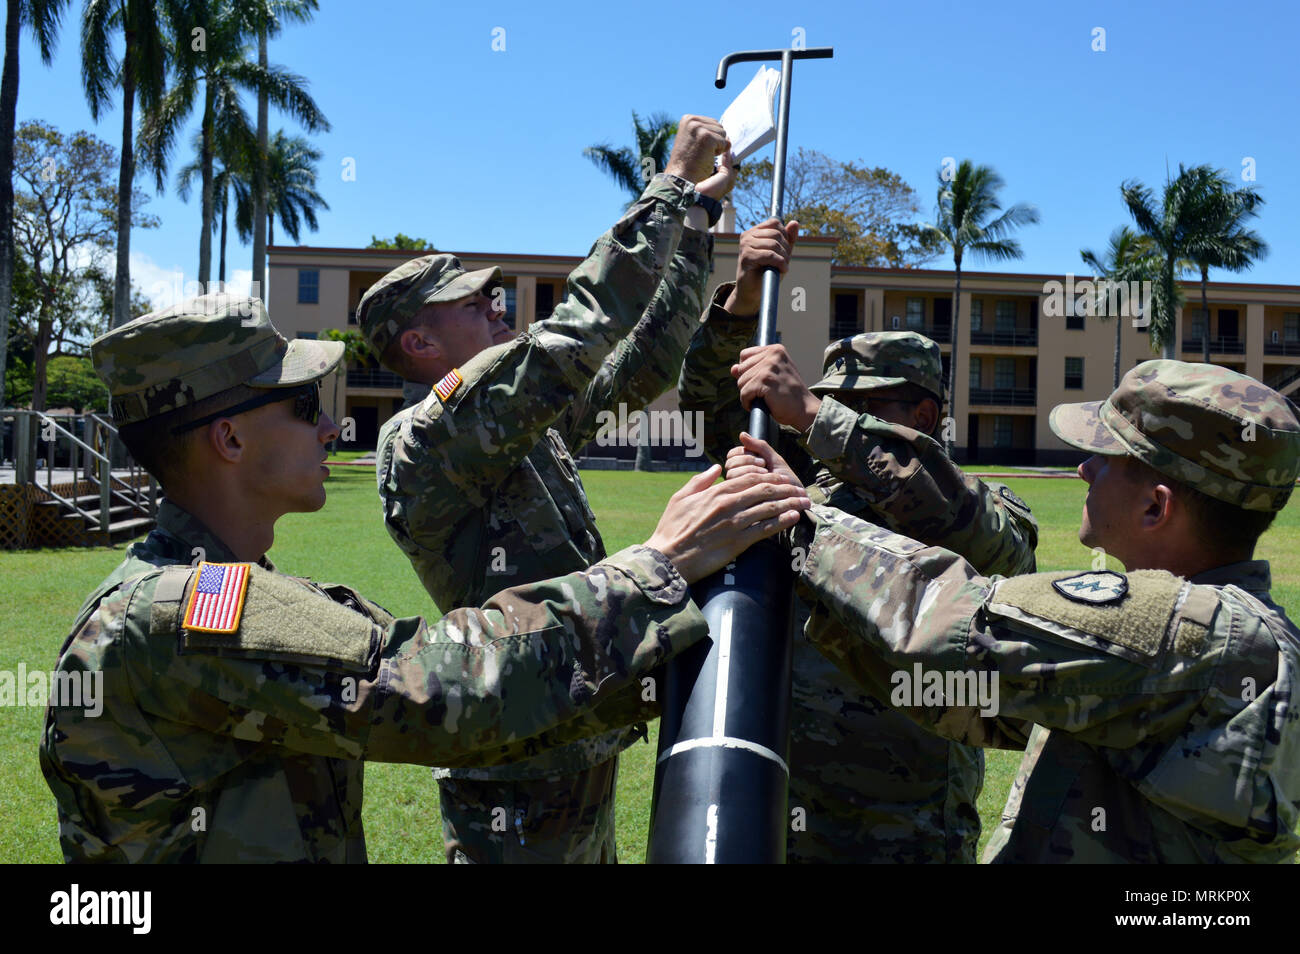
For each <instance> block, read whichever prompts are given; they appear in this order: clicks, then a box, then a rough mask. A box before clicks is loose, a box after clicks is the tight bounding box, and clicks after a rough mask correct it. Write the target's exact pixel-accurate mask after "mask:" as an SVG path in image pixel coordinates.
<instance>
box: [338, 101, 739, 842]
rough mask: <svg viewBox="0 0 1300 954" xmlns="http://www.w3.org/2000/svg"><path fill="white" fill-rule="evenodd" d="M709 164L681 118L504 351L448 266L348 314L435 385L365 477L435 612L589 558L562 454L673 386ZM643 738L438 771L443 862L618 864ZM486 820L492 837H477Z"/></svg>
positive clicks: (481, 292)
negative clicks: (503, 816) (621, 793)
mask: <svg viewBox="0 0 1300 954" xmlns="http://www.w3.org/2000/svg"><path fill="white" fill-rule="evenodd" d="M725 146H726V137H725V134H724V133H723V131H722V127H721V126H720V125H719V124H717V123H716V122H714V121H713V120H705V119H701V118H699V117H690V116H688V117H685V118H684V119H683V120H682V123H681V125H680V128H679V132H678V134H677V138H676V142H675V144H674V149H673V156H672V158H671V159H670V161H669V164H668V166H667V169H666V171H665V173H662V174H660V175H657V176H655V177H654V178H653V179H652V180H651V181H650V183H649V185H648V186H647V188H646V190H645V192H644V193H643V194H642V196H641V197H640V198H639V199H638V200H636V201H635V202H634V203H632V205H631V206H630V207H629V208H628V210H627V212H626V213H625V214H624V215H623V217H622V218H621V219H619V221H618V222H617V223H616V224H615V225H614V227H613V228H612V229H611V230H610V231H609V232H607V233H605V235H603V236H601V238H600V239H598V240H597V242H596V244H595V245H594V246H593V248H592V250H591V253H590V254H589V256H588V257H587V259H586V260H585V261H584V262H583V263H582V264H581V265H579V266H578V268H577V269H575V270H574V271H573V273H572V274H570V276H569V279H568V294H567V297H566V299H565V300H564V301H562V302H561V303H560V304H559V305H558V306H557V307H556V308H555V311H554V312H553V314H552V315H551V316H550V317H549V318H547V319H546V320H543V321H539V322H536V323H534V324H533V325H532V326H531V327H530V328H528V329H527V330H526V331H525V332H524V333H523V334H521V335H519V336H518V337H515V336H514V334H513V332H511V331H510V329H509V328H507V327H506V325H505V324H504V322H502V321H501V320H500V317H501V316H500V315H499V313H497V312H494V311H493V310H492V308H491V302H490V300H489V298H490V295H489V292H490V290H491V286H492V284H493V283H495V282H498V281H499V280H500V278H501V272H500V270H499V269H496V268H492V269H482V270H480V271H476V272H469V273H466V272H464V271H463V270H462V269H461V267H460V263H459V262H458V261H456V259H454V258H453V257H451V256H449V255H433V256H425V257H424V258H420V259H416V260H414V261H411V262H408V263H407V264H405V265H403V266H401V267H400V268H397V269H396V270H394V271H392V272H390V273H389V274H388V275H386V276H384V278H383V279H381V280H380V281H379V282H377V283H376V284H375V285H374V286H372V287H371V288H370V289H369V290H368V291H367V292H366V294H365V296H364V297H363V298H362V300H361V303H360V305H359V306H358V309H357V318H358V321H359V323H360V325H361V328H362V330H363V332H364V333H365V334H366V336H367V338H368V339H369V341H370V343H371V346H372V347H373V349H374V351H375V353H376V354H379V355H381V356H382V357H381V360H382V361H383V362H384V364H385V365H387V366H388V367H390V368H391V369H392V370H394V371H396V372H398V373H400V374H402V376H403V377H405V378H407V379H412V380H417V381H421V382H424V383H428V384H431V385H434V387H433V391H432V392H431V393H430V394H429V396H428V397H427V398H426V399H425V400H424V401H423V402H421V403H420V404H418V405H416V406H414V407H411V408H407V409H405V410H403V411H401V412H399V413H398V414H397V415H395V416H394V417H393V418H392V419H391V420H389V421H388V422H387V423H386V424H385V425H384V426H383V428H382V429H381V432H380V437H379V449H378V452H377V458H378V474H377V476H378V482H379V494H380V497H381V498H382V500H383V509H384V520H385V523H386V525H387V527H388V530H389V533H390V534H391V535H392V537H393V539H394V540H395V541H396V542H397V544H398V546H399V547H401V549H402V551H403V552H404V553H405V554H406V555H407V557H408V558H409V559H410V561H411V565H412V567H413V568H414V569H415V571H416V573H417V574H418V575H419V577H420V580H421V582H422V583H423V584H424V587H425V589H426V590H428V592H429V595H430V596H431V597H433V600H434V602H435V603H436V604H437V605H438V607H439V608H440V609H442V610H443V611H446V610H449V609H451V608H452V607H454V606H461V605H466V604H476V603H478V602H480V601H481V600H482V599H483V598H484V597H485V596H486V595H487V594H490V593H492V592H495V591H496V590H498V589H500V588H502V587H504V586H515V585H520V584H525V583H532V582H534V581H536V580H541V579H545V578H546V577H549V576H553V575H554V574H556V573H559V572H563V571H566V570H567V571H573V570H580V569H582V568H584V567H586V566H589V565H591V564H592V563H595V562H596V561H598V560H601V559H602V558H603V557H604V555H605V548H604V543H603V542H602V540H601V537H600V532H599V531H598V530H597V529H596V522H595V516H594V515H593V514H592V512H591V508H590V507H589V506H588V504H587V497H586V494H585V492H584V491H583V488H582V482H581V480H579V478H578V470H577V467H576V465H575V464H574V461H573V457H572V456H571V455H572V454H574V453H576V452H577V451H578V450H579V449H580V448H582V446H583V445H585V444H586V443H588V442H589V441H590V440H591V439H592V438H593V437H595V436H596V433H597V421H598V415H600V414H601V412H603V411H606V410H613V409H616V408H617V407H618V405H619V404H620V403H625V404H626V405H627V407H628V409H629V410H632V409H640V408H643V407H644V406H645V405H647V404H649V403H650V402H651V401H652V400H654V399H655V398H656V397H657V396H658V395H659V394H661V393H662V392H663V391H664V390H666V389H667V388H668V387H670V386H671V385H672V384H673V382H674V381H675V380H676V376H677V372H678V370H679V369H680V367H681V362H682V356H683V354H684V353H685V350H686V345H687V342H688V341H689V340H690V336H691V333H692V331H693V330H694V326H695V320H696V318H697V317H698V315H699V312H700V308H701V306H702V303H703V299H704V285H705V282H706V280H707V277H708V273H709V269H710V260H711V256H712V237H711V236H710V235H708V233H707V231H706V229H707V225H708V215H706V214H705V210H704V209H702V208H699V207H698V205H697V203H698V202H699V201H700V196H706V197H708V198H710V199H712V200H717V199H721V198H722V196H723V195H725V193H726V191H727V190H728V189H729V188H730V186H731V180H732V171H731V165H730V161H729V160H726V161H725V162H724V164H723V167H722V169H721V171H719V172H716V173H715V172H714V168H713V156H714V155H715V153H717V152H718V151H720V150H721V151H723V153H724V155H725ZM696 181H698V183H699V184H698V186H697V185H694V184H693V183H694V182H696ZM705 204H706V205H707V204H708V203H707V202H706V203H705ZM710 214H712V213H710ZM684 219H685V220H686V224H687V225H688V226H690V227H687V228H685V229H683V220H684ZM511 339H513V340H511ZM523 704H527V703H526V702H525V703H523ZM644 732H645V729H644V726H641V727H640V733H639V734H638V733H636V732H632V731H624V732H618V733H612V734H610V735H607V736H604V737H601V738H595V739H588V740H586V741H584V742H583V743H581V744H578V745H573V746H569V747H567V748H564V749H553V750H551V751H548V752H547V753H546V754H545V755H544V756H541V757H539V758H537V759H534V760H530V761H527V762H521V763H518V764H515V765H510V766H506V767H504V768H501V769H455V768H451V767H440V768H438V769H435V771H434V777H435V778H437V779H438V784H439V791H440V795H441V802H442V817H443V827H444V841H445V844H446V850H447V858H448V860H449V861H455V862H466V861H468V862H475V863H492V862H612V861H614V860H616V850H615V842H614V790H615V781H616V776H617V770H618V760H617V753H618V752H619V751H621V750H622V749H623V748H626V747H627V746H628V745H629V744H631V743H632V742H633V741H635V739H636V738H638V737H641V736H643V735H644ZM501 808H504V809H505V810H506V812H507V814H508V816H509V819H510V830H509V831H506V832H501V831H499V830H496V827H494V826H493V824H492V821H493V816H494V812H499V810H500V809H501Z"/></svg>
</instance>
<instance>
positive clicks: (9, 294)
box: [0, 0, 67, 406]
mask: <svg viewBox="0 0 1300 954" xmlns="http://www.w3.org/2000/svg"><path fill="white" fill-rule="evenodd" d="M66 2H67V0H8V3H7V8H8V9H7V13H6V19H5V65H4V78H3V79H2V80H0V166H2V167H3V168H0V406H3V405H4V395H5V364H6V363H7V362H8V360H9V312H10V309H11V308H12V307H13V291H14V130H15V128H16V123H17V117H18V50H19V46H20V45H21V44H20V42H19V41H20V40H21V38H22V28H23V26H24V25H25V26H27V27H28V28H29V29H30V30H31V32H32V35H33V36H34V37H35V39H36V44H37V46H38V47H39V48H40V51H41V62H43V63H44V64H45V65H46V66H49V65H50V64H51V63H52V62H53V59H54V42H55V35H56V34H57V33H58V26H59V18H60V17H61V16H62V15H63V5H64V4H65V3H66Z"/></svg>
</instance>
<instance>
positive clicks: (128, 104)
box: [113, 29, 136, 328]
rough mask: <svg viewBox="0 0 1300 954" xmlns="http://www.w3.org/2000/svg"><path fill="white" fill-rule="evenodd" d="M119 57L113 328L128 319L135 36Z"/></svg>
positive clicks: (129, 36)
mask: <svg viewBox="0 0 1300 954" xmlns="http://www.w3.org/2000/svg"><path fill="white" fill-rule="evenodd" d="M125 32H126V50H125V52H124V53H123V54H122V163H121V166H120V167H119V169H118V174H117V268H116V271H115V272H114V273H113V327H114V328H117V327H119V326H121V325H124V324H126V323H127V322H128V321H130V320H131V198H132V196H131V192H132V187H133V186H134V183H135V142H134V136H135V58H136V51H135V33H134V31H133V30H129V29H128V30H126V31H125Z"/></svg>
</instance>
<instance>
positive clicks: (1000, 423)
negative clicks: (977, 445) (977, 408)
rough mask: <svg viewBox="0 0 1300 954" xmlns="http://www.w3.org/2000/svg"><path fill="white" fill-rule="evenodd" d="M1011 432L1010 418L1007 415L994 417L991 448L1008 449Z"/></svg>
mask: <svg viewBox="0 0 1300 954" xmlns="http://www.w3.org/2000/svg"><path fill="white" fill-rule="evenodd" d="M1013 430H1014V428H1013V427H1012V418H1011V416H1010V415H1009V414H998V415H996V416H995V417H994V418H993V446H994V447H1010V446H1011V435H1012V432H1013Z"/></svg>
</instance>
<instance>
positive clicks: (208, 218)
mask: <svg viewBox="0 0 1300 954" xmlns="http://www.w3.org/2000/svg"><path fill="white" fill-rule="evenodd" d="M215 108H216V90H215V89H213V88H212V83H211V82H208V83H207V84H205V91H204V101H203V142H202V145H201V146H200V150H199V164H200V166H201V168H202V170H203V202H202V215H203V231H202V232H200V233H199V283H200V284H201V285H203V286H204V288H205V289H206V287H207V284H208V282H209V281H210V280H211V279H212V220H213V217H214V216H213V210H212V204H213V198H214V196H213V193H214V191H215V190H214V189H213V177H212V126H213V118H212V114H213V111H214V110H215Z"/></svg>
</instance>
